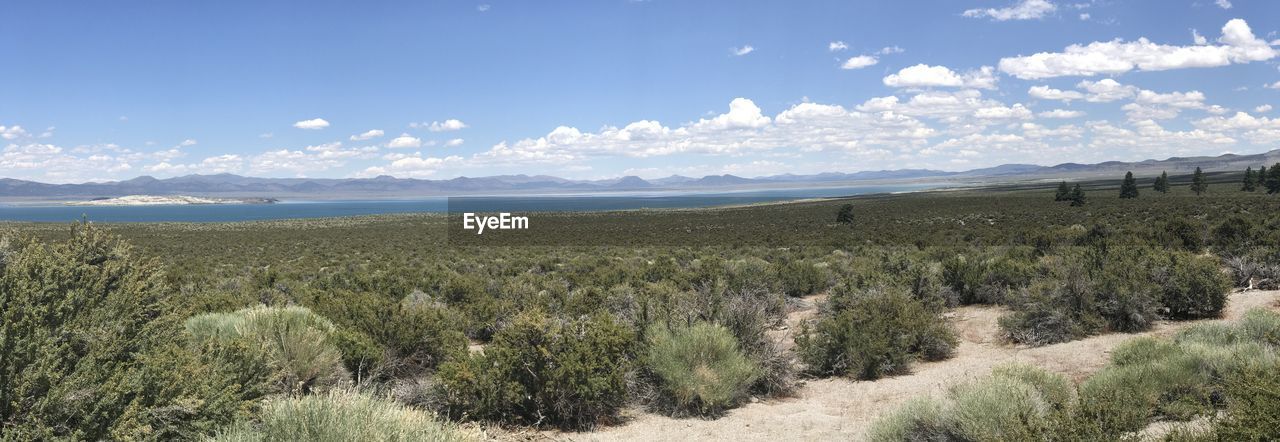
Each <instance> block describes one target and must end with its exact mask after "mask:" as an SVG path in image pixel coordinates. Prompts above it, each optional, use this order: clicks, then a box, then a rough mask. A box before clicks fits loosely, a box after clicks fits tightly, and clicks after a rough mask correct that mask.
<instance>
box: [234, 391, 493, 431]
mask: <svg viewBox="0 0 1280 442" xmlns="http://www.w3.org/2000/svg"><path fill="white" fill-rule="evenodd" d="M477 439H478V438H476V437H474V436H472V435H469V434H467V433H464V432H462V431H459V430H458V429H457V428H456V427H454V426H453V425H452V424H449V423H446V422H441V421H439V420H436V419H435V418H434V417H433V416H432V415H430V414H428V413H425V412H423V411H421V410H416V409H413V408H408V407H405V406H402V405H398V404H396V403H394V402H391V401H388V400H383V399H377V398H374V397H371V396H368V395H364V394H357V393H347V392H330V393H329V394H325V395H312V396H304V397H298V398H279V399H274V400H271V401H268V402H267V403H266V404H265V405H263V407H262V411H261V413H259V416H258V419H257V421H254V422H247V421H246V422H240V423H238V424H236V425H234V426H231V427H229V428H226V429H224V430H222V431H221V432H219V433H218V434H217V435H216V436H214V437H213V439H212V440H213V441H215V442H264V441H298V442H303V441H307V442H312V441H315V442H330V441H332V442H341V441H354V440H360V441H386V442H395V441H440V442H448V441H469V440H477Z"/></svg>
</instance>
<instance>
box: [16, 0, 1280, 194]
mask: <svg viewBox="0 0 1280 442" xmlns="http://www.w3.org/2000/svg"><path fill="white" fill-rule="evenodd" d="M4 11H5V13H4V14H3V16H2V17H0V24H2V25H0V54H3V55H0V59H3V60H4V61H3V63H2V64H0V85H4V86H3V87H0V137H2V138H0V146H2V147H3V150H0V177H9V178H21V179H33V180H39V181H47V182H81V181H89V180H115V179H127V178H132V177H135V176H138V175H152V176H156V177H168V176H178V175H185V174H191V173H222V172H230V173H237V174H242V175H253V176H271V177H298V176H306V177H366V176H377V175H383V174H386V175H394V176H398V177H418V178H433V179H440V178H451V177H456V176H462V175H466V176H482V175H496V174H506V173H527V174H552V175H557V176H563V177H569V178H608V177H617V176H622V175H639V176H642V177H646V178H656V177H661V176H666V175H671V174H682V175H694V176H701V175H706V174H719V173H732V174H737V175H743V176H758V175H770V174H777V173H816V172H824V171H845V172H850V171H857V170H876V169H895V168H935V169H946V170H962V169H970V168H976V167H985V166H992V165H997V164H1002V163H1039V164H1054V163H1059V162H1066V161H1076V162H1091V161H1105V160H1113V159H1115V160H1141V159H1147V158H1165V157H1169V156H1182V155H1196V154H1210V155H1216V154H1220V153H1224V152H1237V153H1253V152H1261V151H1266V150H1270V149H1273V148H1277V147H1280V115H1277V113H1278V112H1280V110H1274V109H1273V108H1272V106H1273V105H1274V106H1277V107H1280V103H1277V101H1280V100H1277V98H1280V89H1278V88H1280V69H1277V65H1278V62H1280V35H1277V32H1276V31H1277V30H1280V2H1271V1H1257V2H1254V1H1243V0H1231V1H1226V0H1216V1H1215V0H1188V1H1178V0H1168V1H1135V2H1118V1H1088V0H1075V1H1054V0H996V1H982V0H948V1H935V2H923V1H922V2H846V1H832V2H818V1H794V2H784V1H770V2H741V1H710V0H708V1H674V0H647V1H634V0H593V1H581V2H570V1H549V2H533V1H526V0H513V1H503V0H482V1H471V0H457V1H453V0H451V1H437V2H428V1H406V2H390V1H388V2H351V1H317V2H305V3H304V2H277V1H246V2H233V1H223V2H173V1H23V0H19V1H10V2H6V5H5V6H4Z"/></svg>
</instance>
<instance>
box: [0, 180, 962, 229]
mask: <svg viewBox="0 0 1280 442" xmlns="http://www.w3.org/2000/svg"><path fill="white" fill-rule="evenodd" d="M936 187H939V185H937V184H911V185H878V186H857V187H833V188H813V189H770V190H750V191H737V192H719V193H688V192H642V193H625V194H619V193H613V194H582V195H540V196H492V197H473V196H468V197H454V198H445V197H431V198H423V199H416V200H335V201H288V200H284V201H281V202H279V203H276V204H210V205H161V206H67V205H29V204H3V203H0V221H35V222H69V221H74V220H78V219H80V218H81V217H88V219H90V220H92V221H95V222H228V221H253V220H272V219H293V218H327V217H339V216H357V215H378V214H387V213H421V212H447V211H449V210H450V209H452V210H454V211H468V212H487V211H505V212H516V213H519V212H538V211H550V212H559V211H584V212H591V211H603V210H628V209H644V208H652V209H658V208H692V207H714V206H726V205H737V204H751V203H762V202H775V201H788V200H795V199H803V198H823V197H837V196H849V195H865V194H872V193H889V192H904V191H913V190H925V189H929V188H936Z"/></svg>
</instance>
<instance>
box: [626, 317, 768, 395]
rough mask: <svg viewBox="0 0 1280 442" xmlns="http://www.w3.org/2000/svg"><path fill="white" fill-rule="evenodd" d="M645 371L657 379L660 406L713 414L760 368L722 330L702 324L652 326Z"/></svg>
mask: <svg viewBox="0 0 1280 442" xmlns="http://www.w3.org/2000/svg"><path fill="white" fill-rule="evenodd" d="M648 340H649V347H648V351H647V352H646V354H645V359H644V361H645V367H646V368H647V369H648V370H649V371H650V372H652V373H653V374H654V376H655V377H657V379H658V381H659V389H660V390H661V391H662V392H663V397H664V402H669V404H670V406H671V408H673V409H674V410H676V411H677V412H687V413H694V414H701V415H710V414H715V413H718V412H720V411H722V410H725V409H727V408H731V407H733V406H735V405H737V404H738V403H740V402H741V401H742V400H743V399H745V398H746V396H747V389H748V388H749V387H750V386H751V384H752V383H753V382H754V381H755V380H756V378H757V377H758V376H759V374H760V369H759V367H757V366H756V365H755V363H753V362H752V361H751V360H750V359H749V358H747V357H746V356H745V355H743V354H742V352H741V351H740V350H739V349H738V343H737V340H736V339H734V336H733V334H732V333H730V332H729V330H728V329H726V328H724V327H721V326H718V325H712V324H708V323H705V322H702V323H697V324H694V325H693V326H690V327H676V328H675V329H674V330H669V329H668V328H666V327H661V326H655V327H654V329H652V330H651V331H650V332H649V333H648Z"/></svg>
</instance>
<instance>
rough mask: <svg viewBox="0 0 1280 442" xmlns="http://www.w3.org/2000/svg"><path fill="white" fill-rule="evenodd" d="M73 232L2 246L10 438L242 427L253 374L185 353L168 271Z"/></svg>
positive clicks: (4, 426)
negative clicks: (234, 422) (57, 238)
mask: <svg viewBox="0 0 1280 442" xmlns="http://www.w3.org/2000/svg"><path fill="white" fill-rule="evenodd" d="M69 233H70V237H69V238H68V239H66V240H64V241H61V242H53V243H42V242H39V241H35V240H11V239H10V238H9V237H7V236H6V237H4V238H3V239H0V438H3V439H5V440H141V439H155V440H171V439H195V438H199V437H200V436H201V435H202V434H204V433H207V432H209V431H212V429H214V428H216V427H219V426H222V425H226V424H227V423H229V422H231V421H232V420H233V419H236V418H237V417H239V416H242V415H243V414H244V413H245V411H246V410H247V409H248V408H249V407H250V404H252V402H253V401H254V400H256V399H257V398H258V396H259V395H260V393H259V392H258V391H257V383H256V382H255V376H254V374H253V373H252V371H251V370H241V369H242V368H244V367H240V366H236V365H234V364H222V363H220V362H219V361H216V360H209V359H206V358H204V357H203V356H202V354H201V353H199V352H194V351H191V349H189V348H187V347H186V346H184V345H181V342H182V329H181V319H180V318H179V317H178V316H177V315H176V314H175V313H174V311H173V306H174V305H176V304H179V303H181V300H177V299H174V296H173V295H174V293H175V291H174V290H172V289H171V288H170V287H169V286H168V285H167V284H166V283H165V281H164V278H165V275H164V273H163V272H161V270H160V266H159V263H158V262H156V261H154V260H148V259H141V258H139V257H138V256H137V255H136V254H135V253H134V251H133V249H132V248H131V247H130V246H129V245H128V244H126V243H124V242H123V241H121V240H120V239H119V238H117V237H115V236H113V235H109V234H106V233H104V232H103V231H101V230H100V229H99V228H97V227H94V226H92V225H90V224H87V223H77V224H75V225H73V226H72V227H71V229H70V232H69ZM237 350H239V349H234V348H231V349H227V348H223V349H221V350H220V351H226V352H228V353H230V354H233V355H234V354H237V353H238V352H237Z"/></svg>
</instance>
